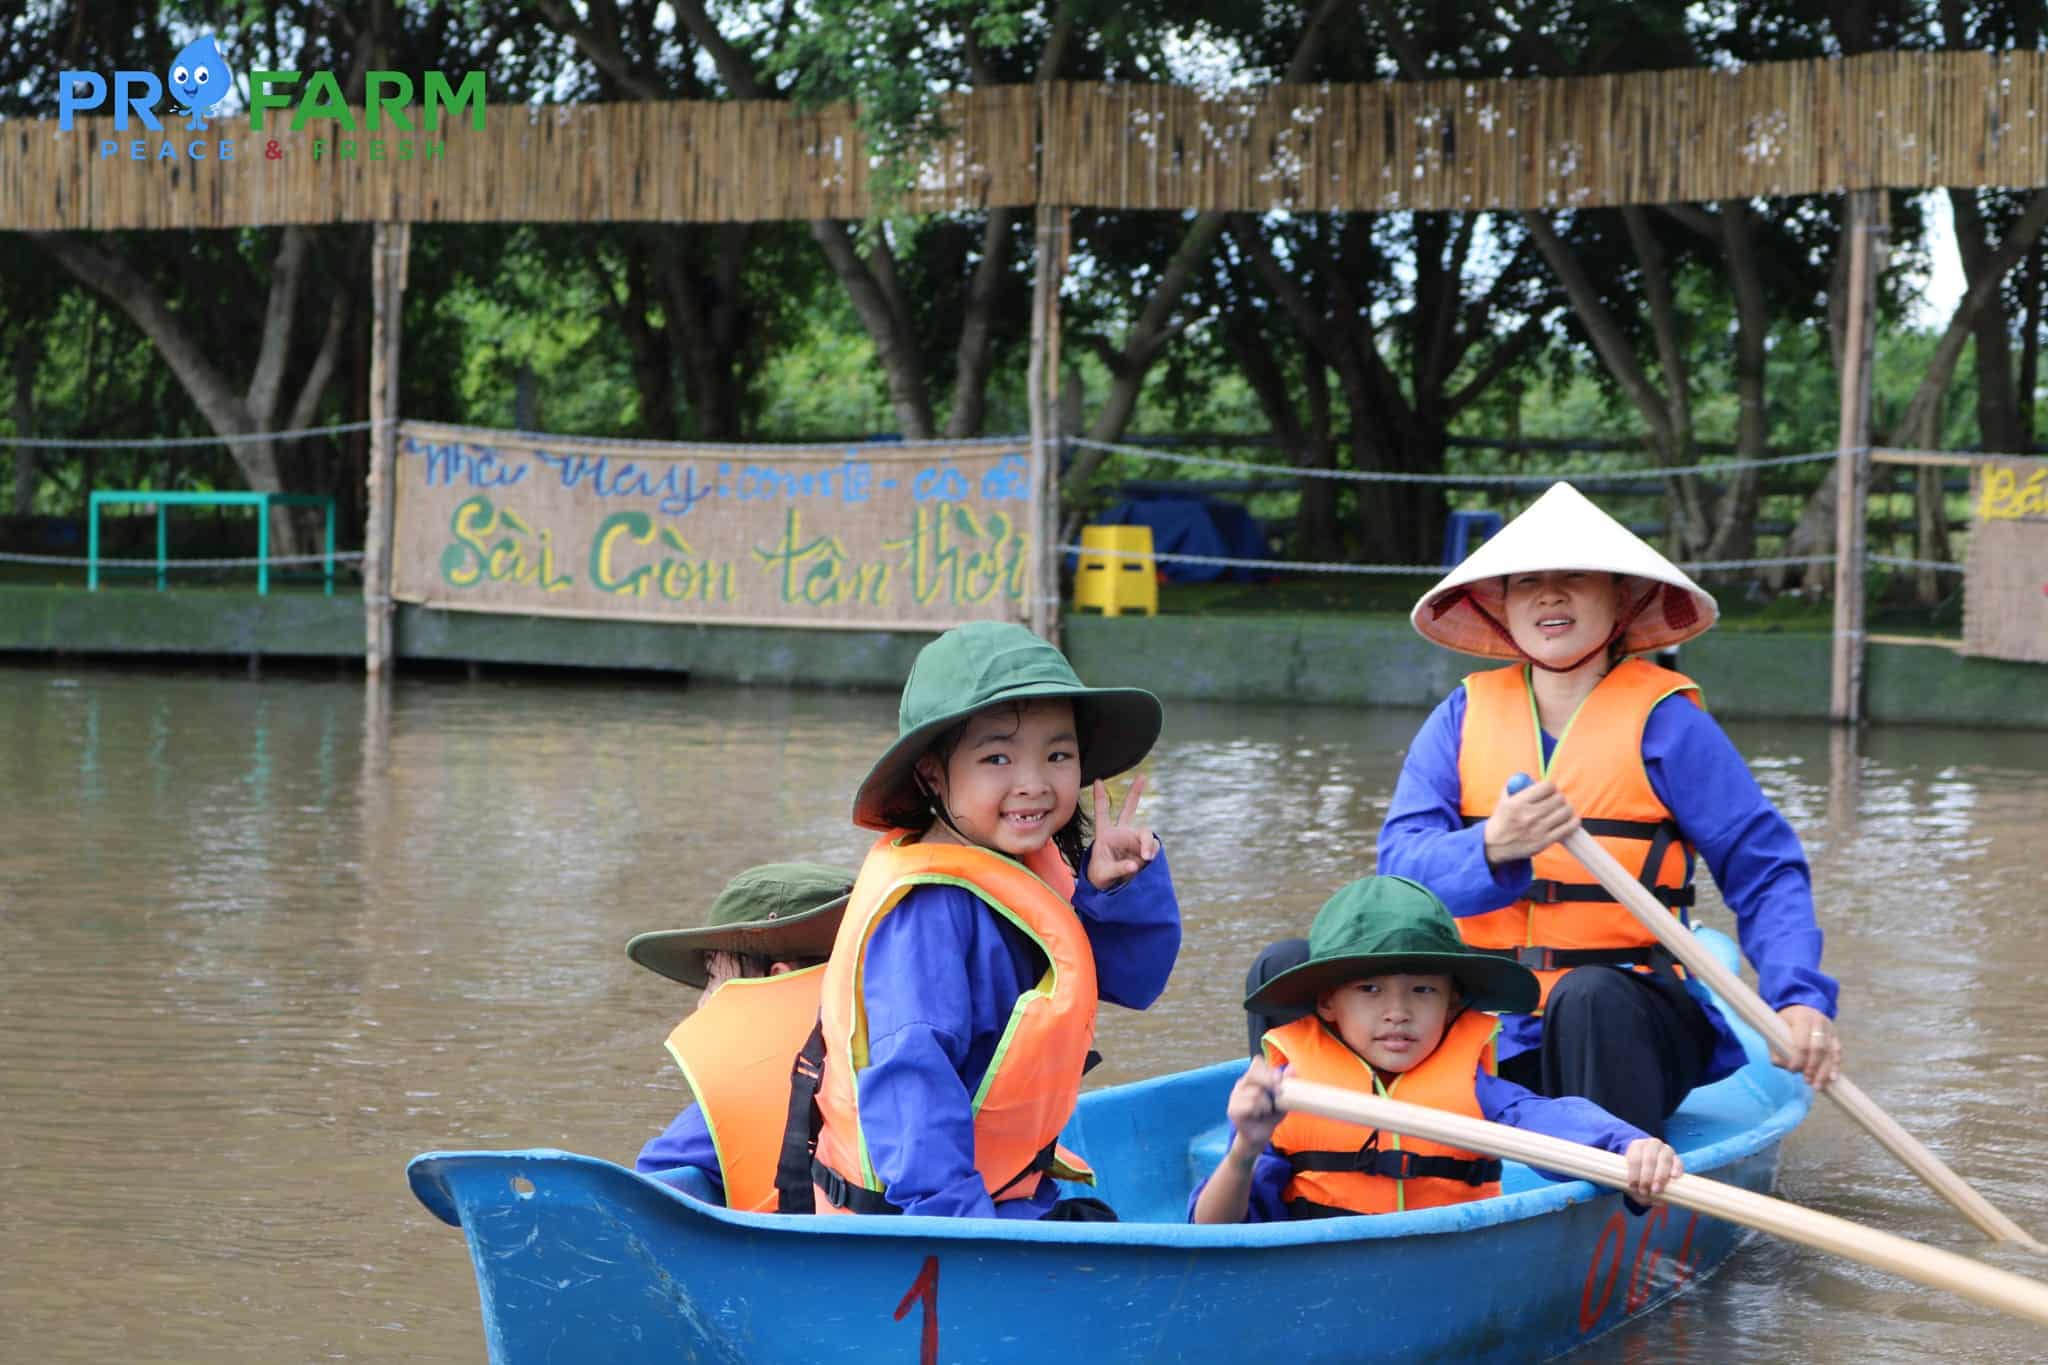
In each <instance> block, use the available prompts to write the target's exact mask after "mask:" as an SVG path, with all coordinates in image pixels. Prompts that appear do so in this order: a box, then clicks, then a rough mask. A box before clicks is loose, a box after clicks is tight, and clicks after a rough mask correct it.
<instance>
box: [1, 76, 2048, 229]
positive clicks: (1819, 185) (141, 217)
mask: <svg viewBox="0 0 2048 1365" xmlns="http://www.w3.org/2000/svg"><path fill="white" fill-rule="evenodd" d="M942 119H943V122H944V124H945V127H946V129H947V133H948V135H947V136H946V137H945V138H944V139H943V140H942V141H940V142H939V143H938V144H937V146H936V147H935V148H934V149H933V150H932V152H931V153H930V155H929V156H927V157H926V158H925V160H924V162H923V163H922V164H921V165H920V166H919V167H918V168H917V173H916V175H915V176H914V177H913V183H912V188H911V189H910V191H909V193H908V195H907V197H906V198H905V199H904V201H903V202H901V203H900V204H896V205H889V206H883V205H878V204H877V203H876V197H875V194H874V192H873V182H874V179H875V176H874V167H873V165H872V164H871V159H870V157H869V155H868V153H867V150H866V145H865V142H864V140H863V138H862V136H861V134H860V132H859V130H858V128H857V126H856V122H855V117H854V111H853V110H852V109H851V108H850V107H848V106H844V105H837V106H829V107H825V108H819V109H810V110H805V109H799V108H797V107H796V106H794V105H791V104H789V103H786V102H780V101H759V100H726V101H712V102H697V103H640V104H603V105H532V106H526V105H518V106H498V107H494V108H492V109H491V110H490V111H489V116H488V118H487V120H486V125H487V126H486V127H485V128H484V129H482V130H475V129H472V128H470V127H469V126H468V124H467V122H466V120H461V121H459V122H460V125H461V126H453V127H444V128H443V129H441V130H440V131H438V132H436V133H433V134H427V133H411V134H407V133H397V132H392V131H389V130H387V131H386V132H385V133H384V134H382V135H381V136H380V137H378V138H376V139H373V137H372V135H371V134H370V133H368V132H355V133H350V132H346V131H343V130H340V129H339V128H338V126H337V125H335V124H333V123H328V122H321V123H314V124H309V125H308V127H307V128H306V129H305V130H303V131H301V132H298V133H292V132H288V131H283V130H281V129H279V128H277V127H276V126H275V125H273V128H271V129H266V130H265V134H264V135H252V134H250V133H249V131H248V128H247V125H246V122H244V121H242V120H240V119H233V120H222V121H217V123H216V124H215V126H214V127H213V129H212V130H211V134H210V135H211V136H215V137H220V136H225V137H230V138H232V139H233V140H234V141H235V144H236V146H235V159H234V160H233V161H232V162H221V161H218V160H213V159H208V160H191V159H189V158H188V157H185V156H184V155H182V152H183V150H184V149H185V145H186V143H187V140H188V139H189V138H190V137H192V136H195V135H191V134H186V133H185V132H184V131H183V130H182V128H180V127H179V126H178V124H177V121H176V120H170V121H168V122H167V123H166V126H165V129H164V130H163V131H162V132H157V133H146V134H143V135H142V136H141V138H140V139H138V137H137V131H138V130H135V129H132V128H131V129H129V130H127V131H125V132H121V133H116V132H114V131H113V129H112V126H111V121H110V120H107V119H84V118H81V119H79V120H78V121H77V126H76V127H75V128H74V129H73V130H72V131H69V132H63V131H60V130H58V128H57V125H56V122H55V120H34V119H14V120H7V121H4V122H0V228H5V229H14V230H61V229H81V230H106V229H116V228H153V227H235V226H249V225H261V224H273V223H332V222H374V221H396V220H403V221H412V222H518V221H525V222H624V221H643V222H744V221H773V220H788V219H809V218H838V219H846V218H861V217H866V216H868V215H870V214H872V213H874V212H877V211H879V210H880V209H882V208H885V207H886V208H894V209H903V210H908V211H911V212H949V211H960V210H970V209H980V208H988V207H1011V208H1023V207H1027V206H1030V205H1033V204H1040V203H1044V204H1055V205H1064V206H1069V207H1085V208H1099V209H1162V210H1170V211H1186V210H1218V211H1247V212H1271V211H1289V212H1324V211H1384V210H1410V209H1412V210H1460V209H1472V210H1476V209H1507V210H1516V209H1535V210H1568V209H1577V208H1594V207H1611V206H1615V205H1620V204H1638V203H1677V202H1683V201H1702V200H1716V199H1730V198H1742V199H1748V198H1776V197H1782V196H1788V195H1800V194H1828V193H1836V192H1840V191H1843V190H1853V189H1875V188H1881V187H1890V188H1898V189H1921V188H1931V187H1935V186H1957V187H2002V188H2008V189H2025V188H2032V187H2035V186H2042V185H2048V53H2043V52H2004V53H1994V52H1933V53H1930V52H1883V53H1871V54H1866V55H1863V56H1857V57H1850V58H1846V59H1841V60H1815V61H1807V62H1781V63H1772V64H1766V65H1759V66H1752V67H1745V68H1740V69H1732V70H1710V69H1700V68H1694V69H1686V70H1678V71H1639V72H1631V73H1628V74H1624V75H1612V76H1588V77H1576V78H1570V79H1562V80H1496V81H1462V80H1454V81H1428V82H1418V83H1403V84H1376V85H1314V86H1310V85H1282V86H1270V87H1264V88H1261V89H1257V90H1245V91H1225V92H1205V91H1201V90H1196V89H1192V88H1188V87H1180V86H1148V85H1113V84H1104V83H1099V82H1059V83H1055V84H1052V85H1049V86H1045V87H1033V86H1002V87H994V88H989V89H983V90H976V91H972V92H966V93H963V94H959V95H956V96H953V97H951V98H950V99H949V101H948V102H947V104H946V106H945V108H944V111H943V114H942ZM200 136H204V135H200ZM316 137H318V138H319V140H320V141H321V142H322V143H323V144H324V146H323V147H322V148H321V151H322V153H323V154H322V155H320V156H318V157H317V158H316V156H315V150H316V149H315V146H314V143H315V139H316ZM343 138H347V139H349V140H350V141H351V142H353V143H354V148H353V150H354V153H355V154H354V155H353V156H351V157H342V156H340V155H339V151H340V148H339V142H340V140H341V139H343ZM138 140H140V141H142V142H143V143H144V151H145V153H146V154H147V155H146V159H144V160H140V161H137V160H132V159H130V157H129V155H128V153H129V149H130V146H131V144H133V143H135V142H136V141H138ZM373 140H375V141H377V142H378V143H379V144H380V145H379V146H377V147H376V148H375V149H374V150H376V151H377V152H379V153H381V154H382V159H371V153H372V150H373V149H372V147H371V143H372V141H373ZM107 142H112V143H114V144H115V147H116V153H115V154H114V155H111V156H102V154H101V152H102V147H103V144H105V143H107ZM166 142H170V143H172V144H175V145H176V146H177V147H178V148H179V149H180V151H181V155H180V156H179V158H178V159H176V160H171V159H164V160H158V159H156V157H157V153H158V152H160V151H161V149H162V147H163V145H164V144H165V143H166ZM267 142H275V143H276V144H277V146H276V147H275V148H274V149H273V150H275V151H277V152H279V153H281V155H279V156H277V157H276V158H274V159H272V158H268V157H266V155H265V144H266V143H267ZM407 143H410V144H411V146H410V151H411V153H412V159H410V160H406V159H402V158H403V156H404V155H405V153H406V150H407V148H406V146H405V144H407ZM209 150H213V149H209Z"/></svg>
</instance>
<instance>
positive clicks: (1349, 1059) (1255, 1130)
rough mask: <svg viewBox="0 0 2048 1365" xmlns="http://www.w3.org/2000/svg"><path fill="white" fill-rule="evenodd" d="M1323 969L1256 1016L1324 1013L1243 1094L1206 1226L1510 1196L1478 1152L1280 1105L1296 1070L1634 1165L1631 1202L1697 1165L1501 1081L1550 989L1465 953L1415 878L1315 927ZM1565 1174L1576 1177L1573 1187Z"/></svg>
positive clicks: (1297, 1032) (1286, 1041)
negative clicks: (1543, 991) (1497, 1056)
mask: <svg viewBox="0 0 2048 1365" xmlns="http://www.w3.org/2000/svg"><path fill="white" fill-rule="evenodd" d="M1308 943H1309V957H1308V960H1307V961H1306V962H1304V963H1302V964H1301V965H1300V966H1298V967H1295V968H1293V969H1292V970H1290V971H1286V972H1283V973H1281V974H1280V975H1278V976H1275V977H1274V978H1273V979H1272V980H1270V981H1268V982H1267V983H1266V984H1265V985H1264V986H1263V987H1261V988H1260V989H1259V990H1258V991H1256V992H1254V993H1253V995H1252V996H1251V997H1250V998H1249V999H1247V1000H1246V1001H1245V1008H1246V1009H1247V1010H1251V1009H1262V1008H1266V1007H1272V1006H1285V1005H1309V1004H1313V1005H1314V1007H1315V1008H1314V1010H1313V1011H1312V1012H1311V1013H1309V1014H1308V1015H1306V1016H1305V1017H1303V1018H1301V1019H1298V1020H1296V1021H1294V1022H1293V1023H1291V1024H1286V1025H1283V1026H1282V1027H1280V1028H1276V1029H1273V1030H1272V1031H1270V1032H1268V1033H1267V1034H1266V1035H1265V1038H1264V1040H1263V1041H1264V1049H1265V1056H1264V1057H1260V1058H1256V1059H1254V1060H1253V1062H1252V1064H1251V1066H1250V1067H1249V1068H1247V1069H1246V1071H1245V1074H1244V1076H1243V1077H1242V1078H1241V1079H1240V1080H1239V1081H1238V1083H1237V1085H1236V1087H1235V1088H1233V1089H1232V1091H1231V1092H1230V1104H1229V1110H1228V1112H1229V1116H1230V1121H1231V1124H1232V1125H1233V1127H1234V1129H1235V1132H1234V1133H1233V1135H1232V1139H1231V1144H1230V1150H1229V1151H1228V1152H1227V1153H1226V1154H1225V1155H1224V1158H1223V1161H1222V1163H1221V1164H1220V1165H1218V1166H1217V1168H1216V1170H1215V1172H1214V1173H1213V1174H1212V1175H1211V1176H1210V1177H1209V1178H1208V1180H1206V1181H1204V1182H1203V1183H1202V1184H1201V1185H1200V1186H1199V1187H1197V1188H1196V1190H1195V1192H1194V1195H1193V1196H1192V1198H1191V1199H1190V1201H1189V1208H1190V1219H1191V1221H1193V1222H1197V1223H1243V1222H1251V1223H1265V1222H1278V1221H1281V1220H1283V1219H1288V1218H1327V1217H1333V1216H1336V1215H1340V1214H1350V1213H1393V1212H1398V1211H1401V1210H1405V1209H1419V1208H1432V1207H1436V1206H1439V1205H1443V1204H1456V1203H1463V1202H1465V1201H1467V1200H1472V1199H1485V1198H1488V1197H1490V1196H1492V1195H1496V1194H1499V1193H1500V1176H1501V1163H1500V1162H1499V1161H1497V1160H1493V1159H1490V1158H1486V1157H1483V1156H1481V1155H1479V1154H1478V1153H1476V1152H1468V1151H1464V1150H1462V1149H1460V1148H1456V1147H1449V1146H1445V1145H1443V1144H1440V1143H1434V1142H1428V1141H1424V1140H1422V1139H1420V1138H1412V1137H1401V1136H1398V1135H1396V1134H1392V1133H1387V1134H1382V1133H1380V1132H1379V1131H1378V1130H1373V1131H1372V1132H1371V1133H1370V1135H1369V1136H1367V1137H1366V1138H1365V1141H1364V1142H1363V1144H1361V1143H1360V1141H1359V1136H1360V1130H1359V1129H1358V1127H1357V1126H1355V1125H1353V1124H1347V1123H1340V1122H1338V1121H1336V1120H1333V1119H1324V1118H1318V1117H1316V1116H1314V1115H1310V1114H1299V1113H1286V1114H1283V1113H1281V1112H1280V1110H1278V1109H1277V1108H1276V1107H1275V1105H1274V1088H1275V1086H1276V1085H1277V1084H1278V1082H1279V1079H1280V1074H1281V1070H1282V1068H1284V1069H1285V1070H1286V1071H1287V1073H1288V1074H1289V1075H1292V1076H1298V1077H1301V1078H1302V1079H1305V1080H1311V1081H1316V1082H1319V1083H1321V1084H1325V1085H1340V1086H1349V1087H1351V1088H1354V1089H1357V1090H1363V1091H1366V1092H1367V1093H1370V1094H1377V1095H1382V1096H1385V1097H1388V1098H1391V1099H1400V1100H1406V1101H1408V1102H1410V1103H1413V1104H1426V1105H1429V1106H1431V1107H1432V1108H1437V1109H1443V1110H1446V1111H1448V1112H1451V1113H1457V1114H1464V1115H1467V1116H1468V1117H1472V1118H1481V1119H1487V1120H1490V1121H1492V1122H1494V1123H1503V1124H1506V1125H1508V1126H1509V1127H1513V1128H1527V1129H1529V1130H1530V1131H1532V1132H1538V1133H1545V1134H1548V1135H1549V1136H1551V1137H1558V1138H1564V1139H1567V1140H1569V1141H1572V1142H1579V1143H1584V1144H1585V1145H1587V1146H1589V1147H1597V1148H1600V1149H1602V1150H1603V1151H1609V1152H1618V1153H1621V1154H1622V1155H1624V1156H1626V1157H1627V1158H1628V1173H1629V1191H1628V1192H1629V1195H1630V1196H1631V1197H1632V1198H1633V1199H1635V1200H1639V1201H1644V1202H1647V1201H1648V1200H1650V1199H1652V1198H1654V1197H1655V1196H1656V1195H1657V1194H1659V1193H1661V1192H1662V1191H1663V1189H1664V1188H1665V1186H1666V1185H1668V1184H1670V1182H1671V1180H1672V1179H1673V1178H1674V1177H1676V1176H1678V1175H1680V1174H1682V1173H1683V1171H1684V1169H1685V1167H1684V1163H1683V1162H1682V1161H1680V1159H1679V1156H1678V1153H1677V1152H1675V1151H1673V1150H1672V1149H1671V1148H1670V1147H1669V1146H1667V1145H1666V1144H1665V1143H1663V1142H1661V1141H1659V1140H1658V1139H1656V1138H1653V1137H1651V1136H1649V1135H1648V1134H1646V1133H1644V1132H1643V1131H1642V1130H1641V1129H1639V1128H1635V1127H1632V1126H1631V1125H1629V1124H1626V1123H1624V1122H1622V1121H1621V1120H1620V1119H1617V1118H1615V1117H1614V1116H1613V1115H1612V1114H1609V1113H1608V1112H1607V1111H1606V1110H1604V1109H1602V1108H1600V1107H1599V1106H1598V1105H1595V1104H1593V1103H1592V1102H1591V1101H1590V1100H1584V1099H1548V1098H1545V1097H1543V1096H1540V1095H1537V1094H1534V1093H1532V1092H1531V1091H1529V1090H1526V1089H1524V1088H1523V1087H1521V1086H1519V1085H1516V1084H1514V1083H1513V1082H1511V1081H1504V1080H1501V1079H1500V1078H1499V1077H1498V1076H1496V1075H1495V1074H1494V1056H1493V1040H1494V1035H1495V1034H1496V1033H1497V1032H1499V1028H1500V1025H1499V1021H1498V1020H1496V1019H1495V1018H1494V1017H1493V1015H1492V1014H1490V1013H1486V1011H1488V1010H1526V1009H1528V1008H1529V1007H1530V1006H1531V1005H1533V1004H1534V1003H1535V1000H1536V990H1537V986H1536V978H1535V976H1534V975H1533V974H1532V973H1531V972H1530V971H1529V970H1528V969H1527V968H1526V967H1523V966H1520V965H1519V964H1517V963H1515V962H1513V961H1510V960H1508V959H1505V958H1499V957H1494V956H1490V955H1488V954H1484V953H1480V952H1477V951H1475V950H1473V949H1471V948H1468V947H1466V946H1465V944H1464V942H1463V940H1461V939H1460V938H1459V937H1458V929H1457V926H1456V925H1455V924H1454V923H1453V922H1452V920H1451V916H1450V912H1449V911H1447V910H1446V909H1444V905H1443V902H1442V901H1440V900H1438V899H1437V898H1436V896H1435V894H1434V893H1433V892H1431V891H1430V890H1429V889H1428V888H1427V887H1425V886H1423V885H1421V884H1420V883H1418V882H1412V881H1409V880H1408V879H1407V878H1405V877H1366V878H1363V879H1362V880H1359V881H1355V882H1353V883H1351V884H1350V885H1349V886H1347V887H1345V888H1344V889H1343V890H1341V891H1339V892H1338V893H1337V894H1336V895H1334V896H1332V897H1331V898H1330V899H1329V900H1328V901H1327V902H1326V903H1325V904H1324V905H1323V908H1322V909H1321V910H1320V911H1318V912H1317V914H1316V918H1315V923H1314V924H1313V925H1312V926H1311V927H1310V929H1309V937H1308ZM1557 1178H1563V1177H1557Z"/></svg>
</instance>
